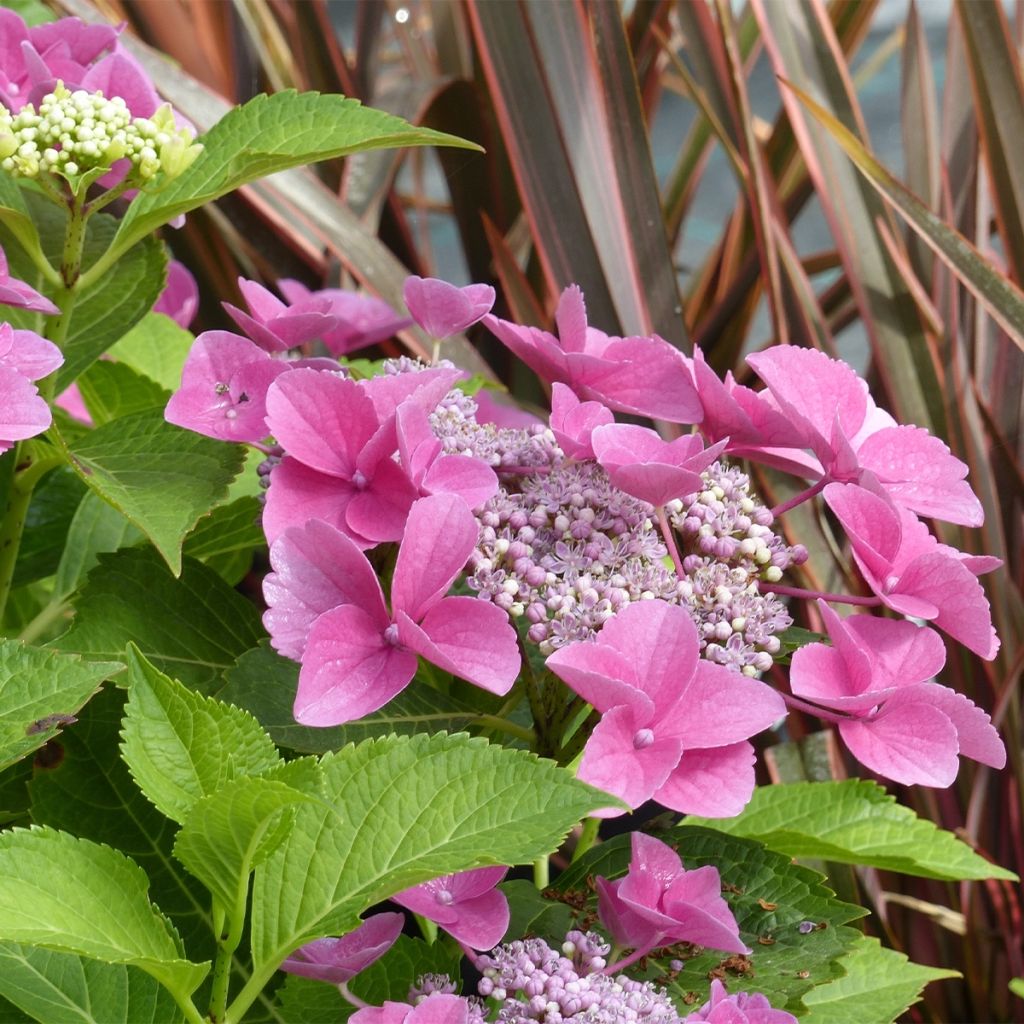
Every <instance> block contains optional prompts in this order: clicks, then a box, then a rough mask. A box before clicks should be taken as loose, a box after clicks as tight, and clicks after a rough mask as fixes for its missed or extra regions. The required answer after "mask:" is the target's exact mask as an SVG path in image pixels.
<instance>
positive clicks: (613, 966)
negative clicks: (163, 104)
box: [599, 935, 663, 974]
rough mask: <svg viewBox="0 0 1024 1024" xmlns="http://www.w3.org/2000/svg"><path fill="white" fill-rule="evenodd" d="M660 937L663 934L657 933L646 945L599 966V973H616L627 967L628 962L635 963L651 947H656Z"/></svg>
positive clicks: (648, 951)
mask: <svg viewBox="0 0 1024 1024" xmlns="http://www.w3.org/2000/svg"><path fill="white" fill-rule="evenodd" d="M662 937H663V936H660V935H659V936H658V939H657V940H655V941H654V942H650V943H648V944H647V945H646V946H641V947H640V948H639V949H634V950H633V952H632V953H630V954H629V956H627V957H625V959H623V960H613V961H612V962H611V963H610V964H608V966H607V967H603V968H601V970H600V972H599V973H600V974H612V973H616V974H617V973H618V972H619V971H622V970H624V969H625V968H627V967H629V966H630V964H635V963H636V962H637V960H641V959H643V957H645V956H647V954H648V953H650V951H651V950H652V949H655V948H656V947H657V945H658V941H659V940H660V939H661V938H662Z"/></svg>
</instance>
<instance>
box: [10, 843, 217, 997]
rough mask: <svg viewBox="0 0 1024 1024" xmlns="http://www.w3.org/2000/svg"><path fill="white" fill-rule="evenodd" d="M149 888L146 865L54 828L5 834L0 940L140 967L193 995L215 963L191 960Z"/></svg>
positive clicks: (167, 983) (177, 988)
mask: <svg viewBox="0 0 1024 1024" xmlns="http://www.w3.org/2000/svg"><path fill="white" fill-rule="evenodd" d="M148 889H149V879H148V878H146V873H145V872H144V871H143V870H142V868H140V867H139V866H138V865H137V864H136V863H134V862H133V861H131V860H130V859H129V858H128V857H126V856H125V855H124V854H122V853H119V852H118V851H117V850H113V849H111V848H110V847H109V846H102V845H100V844H98V843H93V842H90V841H89V840H86V839H78V838H76V837H75V836H72V835H69V834H68V833H67V832H58V831H56V830H54V829H50V828H39V827H33V828H31V829H20V828H19V829H12V830H10V831H8V832H4V833H0V940H2V941H9V942H21V943H25V944H27V945H31V946H41V947H43V948H45V949H53V950H56V951H57V952H61V953H74V954H77V955H78V956H84V957H89V958H90V959H93V960H102V961H103V962H105V963H113V964H134V965H135V966H137V967H140V968H142V970H144V971H146V973H147V974H150V975H152V976H153V977H154V978H156V979H157V980H158V981H160V982H162V983H163V984H166V985H167V986H168V987H170V988H173V989H175V990H178V991H181V992H186V993H191V992H194V991H195V989H196V988H197V987H198V986H199V984H200V983H201V982H202V980H203V978H204V977H206V975H207V973H208V972H209V964H194V963H190V962H189V961H188V960H186V959H185V956H184V950H183V948H182V945H181V939H180V938H179V937H178V935H177V933H176V932H175V930H174V928H173V926H172V925H171V923H170V922H169V921H168V920H167V918H165V917H164V916H163V914H161V913H160V911H159V910H158V909H157V908H156V907H155V906H154V905H153V904H152V903H150V901H149V898H148V896H147V892H148Z"/></svg>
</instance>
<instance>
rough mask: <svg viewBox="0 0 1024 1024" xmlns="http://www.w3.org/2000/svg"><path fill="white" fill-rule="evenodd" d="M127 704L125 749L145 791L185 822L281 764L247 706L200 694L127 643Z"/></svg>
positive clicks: (138, 780)
mask: <svg viewBox="0 0 1024 1024" xmlns="http://www.w3.org/2000/svg"><path fill="white" fill-rule="evenodd" d="M127 661H128V686H129V690H128V705H127V708H126V713H125V718H124V730H123V737H124V742H123V743H122V745H121V755H122V757H123V758H124V760H125V762H126V763H127V764H128V767H129V769H130V770H131V773H132V777H133V778H134V779H135V781H136V782H137V783H138V786H139V788H140V789H141V790H142V792H143V793H145V794H146V796H147V797H148V798H149V799H150V800H151V801H152V802H153V803H154V804H155V805H156V806H157V807H158V808H159V809H160V810H161V811H162V812H163V813H164V814H166V815H167V817H169V818H172V819H173V820H174V821H177V822H179V823H181V822H184V821H185V819H186V818H187V817H188V815H189V812H190V811H191V810H192V808H193V806H194V805H195V804H196V803H197V802H198V801H199V800H201V799H202V798H203V797H204V796H209V795H210V794H211V793H215V792H216V791H217V790H219V789H220V788H221V787H222V786H223V785H225V784H226V783H228V782H230V781H231V780H232V779H236V778H239V777H244V776H249V775H260V774H262V773H264V772H266V771H269V770H270V769H271V768H275V767H277V766H278V765H279V764H281V757H280V755H279V754H278V752H277V748H276V747H275V746H274V741H273V740H272V739H271V738H270V737H269V736H268V735H267V734H266V733H265V732H264V731H263V729H262V728H261V727H260V724H259V722H257V721H256V719H255V718H253V717H252V716H251V715H250V714H249V713H248V712H246V711H241V710H239V709H238V708H235V707H232V706H231V705H230V704H224V703H222V702H221V701H217V700H214V699H213V698H212V697H203V696H202V695H200V694H198V693H196V692H195V691H194V690H190V689H188V687H186V686H183V685H182V684H181V683H179V682H177V681H176V680H174V679H169V678H168V677H167V676H165V675H164V674H163V673H162V672H160V671H158V670H157V669H155V668H154V667H153V666H152V665H151V664H150V663H149V662H148V661H147V660H146V659H145V658H144V657H143V656H142V655H141V654H139V651H138V648H137V647H135V645H134V644H132V645H130V646H129V649H128V658H127Z"/></svg>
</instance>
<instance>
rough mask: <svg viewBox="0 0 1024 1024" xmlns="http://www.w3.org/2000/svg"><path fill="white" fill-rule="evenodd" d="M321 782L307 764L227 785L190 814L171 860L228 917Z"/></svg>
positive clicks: (316, 771) (291, 764)
mask: <svg viewBox="0 0 1024 1024" xmlns="http://www.w3.org/2000/svg"><path fill="white" fill-rule="evenodd" d="M293 781H294V782H299V783H300V784H302V785H303V786H304V788H305V789H306V792H300V791H299V790H297V789H295V788H294V787H293V786H292V785H290V783H291V782H293ZM320 781H321V780H320V773H319V768H318V767H317V764H316V762H315V761H314V760H313V759H312V758H310V759H308V760H306V759H303V760H299V761H290V762H288V763H287V764H283V765H281V767H280V768H277V769H276V770H272V771H270V772H267V773H266V774H265V775H262V776H257V777H255V778H240V779H234V780H233V781H231V782H228V783H226V784H225V785H223V786H221V787H220V788H219V789H218V790H217V791H216V792H214V793H211V794H210V795H209V796H206V797H203V798H202V799H201V800H199V801H197V802H196V803H195V804H194V805H193V806H192V807H191V808H190V810H189V812H188V814H187V815H186V817H185V822H184V824H183V825H182V828H181V831H180V832H179V833H178V838H177V840H176V841H175V843H174V855H175V857H177V858H178V860H180V861H181V863H182V864H184V865H185V867H186V868H188V870H189V871H190V872H192V874H193V875H195V876H196V878H198V879H199V880H200V881H201V882H202V883H203V885H205V886H206V888H207V889H209V890H210V892H211V893H212V894H213V897H214V899H215V900H217V901H218V903H219V904H220V905H221V906H222V907H223V908H225V909H227V910H229V911H230V910H231V909H232V908H233V907H235V905H236V904H237V903H238V901H239V896H240V895H241V896H242V899H243V901H244V894H245V893H246V892H247V885H246V880H247V879H248V877H249V874H250V873H251V872H252V870H253V869H254V868H255V867H257V866H258V865H260V864H262V863H263V861H265V860H266V859H267V857H269V856H270V854H271V853H273V852H274V850H275V849H277V847H278V846H279V845H280V844H281V843H282V842H283V841H284V840H285V838H286V837H287V835H288V832H289V831H290V829H291V825H292V811H293V810H294V808H295V807H296V805H298V804H301V803H308V802H309V801H311V800H315V799H317V798H316V797H315V796H314V795H313V791H314V790H315V789H316V788H318V786H319V784H320Z"/></svg>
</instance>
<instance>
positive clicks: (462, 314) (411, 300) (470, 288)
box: [402, 276, 494, 338]
mask: <svg viewBox="0 0 1024 1024" xmlns="http://www.w3.org/2000/svg"><path fill="white" fill-rule="evenodd" d="M402 298H403V299H405V304H406V306H408V307H409V313H410V314H411V316H412V318H413V320H415V321H416V323H417V324H419V325H420V327H422V328H423V330H425V331H426V332H427V334H429V335H430V336H431V337H432V338H447V337H450V336H451V335H453V334H458V333H459V331H464V330H465V329H466V328H467V327H471V326H472V325H473V324H475V323H476V322H477V321H478V320H480V319H482V318H483V317H484V316H485V315H486V314H487V313H490V311H491V306H493V305H494V289H493V288H492V287H491V286H490V285H489V284H470V285H467V286H466V287H465V288H457V287H456V286H455V285H453V284H449V283H448V282H447V281H439V280H438V279H437V278H434V277H415V276H413V277H407V278H406V279H405V285H404V286H403V288H402Z"/></svg>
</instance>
